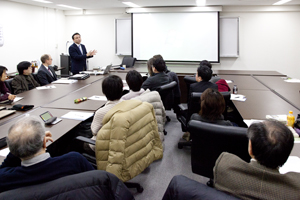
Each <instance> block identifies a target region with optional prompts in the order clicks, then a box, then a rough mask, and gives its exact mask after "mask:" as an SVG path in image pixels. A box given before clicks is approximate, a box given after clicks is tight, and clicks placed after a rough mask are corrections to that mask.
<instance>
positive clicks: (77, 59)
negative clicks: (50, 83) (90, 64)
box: [69, 43, 93, 74]
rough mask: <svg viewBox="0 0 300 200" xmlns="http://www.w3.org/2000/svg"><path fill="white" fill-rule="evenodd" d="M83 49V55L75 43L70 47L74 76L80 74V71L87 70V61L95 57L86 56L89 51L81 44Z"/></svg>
mask: <svg viewBox="0 0 300 200" xmlns="http://www.w3.org/2000/svg"><path fill="white" fill-rule="evenodd" d="M80 45H81V48H82V53H83V54H82V53H81V51H80V49H79V47H78V46H77V45H76V44H75V43H73V44H72V45H71V46H70V47H69V54H70V58H71V72H72V73H73V74H78V73H79V72H80V71H85V70H86V59H87V58H91V57H93V56H88V57H87V56H86V54H87V51H86V48H85V46H84V45H83V44H80Z"/></svg>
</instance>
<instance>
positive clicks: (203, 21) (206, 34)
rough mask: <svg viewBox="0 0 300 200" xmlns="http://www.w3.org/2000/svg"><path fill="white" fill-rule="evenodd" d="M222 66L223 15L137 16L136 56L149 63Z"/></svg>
mask: <svg viewBox="0 0 300 200" xmlns="http://www.w3.org/2000/svg"><path fill="white" fill-rule="evenodd" d="M156 54H161V55H162V56H163V58H164V60H166V61H174V62H198V61H201V60H208V61H210V62H215V63H218V62H219V58H220V55H219V12H197V13H133V14H132V55H133V57H135V58H137V60H148V59H149V58H151V57H152V56H153V55H156Z"/></svg>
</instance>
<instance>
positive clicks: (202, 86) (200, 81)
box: [190, 65, 218, 94]
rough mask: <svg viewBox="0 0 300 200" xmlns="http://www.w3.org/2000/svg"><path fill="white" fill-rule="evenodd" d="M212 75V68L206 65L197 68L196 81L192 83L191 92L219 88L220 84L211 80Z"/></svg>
mask: <svg viewBox="0 0 300 200" xmlns="http://www.w3.org/2000/svg"><path fill="white" fill-rule="evenodd" d="M211 76H212V70H211V69H210V68H209V67H207V66H206V65H203V66H200V67H198V69H197V75H196V81H197V83H193V84H191V85H190V94H191V93H192V92H204V91H205V90H206V89H207V88H212V89H216V90H218V85H217V84H215V83H212V82H209V80H210V79H211Z"/></svg>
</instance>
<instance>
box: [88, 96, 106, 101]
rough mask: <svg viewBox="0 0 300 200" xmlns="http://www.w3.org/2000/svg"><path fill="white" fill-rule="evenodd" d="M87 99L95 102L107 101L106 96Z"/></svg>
mask: <svg viewBox="0 0 300 200" xmlns="http://www.w3.org/2000/svg"><path fill="white" fill-rule="evenodd" d="M88 99H89V100H96V101H107V98H106V96H97V95H94V96H91V97H89V98H88Z"/></svg>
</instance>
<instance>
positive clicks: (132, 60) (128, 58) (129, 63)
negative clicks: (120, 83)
mask: <svg viewBox="0 0 300 200" xmlns="http://www.w3.org/2000/svg"><path fill="white" fill-rule="evenodd" d="M135 60H136V59H135V58H133V57H131V56H124V58H123V60H122V64H121V65H126V67H133V66H134V63H135Z"/></svg>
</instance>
